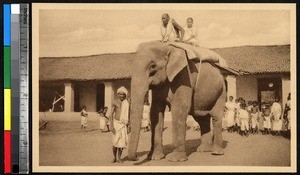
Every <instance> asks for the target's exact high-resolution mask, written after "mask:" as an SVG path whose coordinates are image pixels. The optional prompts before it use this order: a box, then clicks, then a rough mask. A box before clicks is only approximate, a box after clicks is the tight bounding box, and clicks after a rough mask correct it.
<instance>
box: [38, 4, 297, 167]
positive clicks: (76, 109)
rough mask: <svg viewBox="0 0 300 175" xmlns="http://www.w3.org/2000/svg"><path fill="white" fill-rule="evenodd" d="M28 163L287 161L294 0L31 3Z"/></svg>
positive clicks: (290, 161) (292, 152)
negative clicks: (282, 0)
mask: <svg viewBox="0 0 300 175" xmlns="http://www.w3.org/2000/svg"><path fill="white" fill-rule="evenodd" d="M32 75H33V76H32V93H33V96H32V143H33V145H32V155H33V156H32V162H33V165H32V170H33V172H294V171H296V155H297V153H296V147H297V146H296V134H297V133H296V106H297V105H296V4H271V3H270V4H266V3H261V4H246V3H245V4H243V3H240V4H213V3H210V4H206V3H204V4H200V3H199V4H198V3H194V4H190V3H186V4H185V3H181V4H176V3H170V4H166V3H157V4H151V3H149V4H142V3H141V4H138V3H132V4H101V3H98V4H96V3H95V4H80V3H78V4H76V3H73V4H64V3H59V4H55V3H43V4H38V3H33V4H32Z"/></svg>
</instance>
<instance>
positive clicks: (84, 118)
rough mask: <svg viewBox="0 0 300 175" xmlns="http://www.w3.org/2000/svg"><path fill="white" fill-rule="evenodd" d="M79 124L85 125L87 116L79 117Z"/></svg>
mask: <svg viewBox="0 0 300 175" xmlns="http://www.w3.org/2000/svg"><path fill="white" fill-rule="evenodd" d="M81 125H82V126H87V117H84V116H82V117H81Z"/></svg>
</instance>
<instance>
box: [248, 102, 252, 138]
mask: <svg viewBox="0 0 300 175" xmlns="http://www.w3.org/2000/svg"><path fill="white" fill-rule="evenodd" d="M252 108H253V102H252V101H248V107H247V111H248V113H249V114H250V115H251V111H252ZM249 129H250V133H252V132H253V130H252V120H251V117H249Z"/></svg>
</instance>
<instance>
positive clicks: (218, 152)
mask: <svg viewBox="0 0 300 175" xmlns="http://www.w3.org/2000/svg"><path fill="white" fill-rule="evenodd" d="M211 155H214V156H222V155H224V151H223V150H218V151H213V152H212V153H211Z"/></svg>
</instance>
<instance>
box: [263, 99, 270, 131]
mask: <svg viewBox="0 0 300 175" xmlns="http://www.w3.org/2000/svg"><path fill="white" fill-rule="evenodd" d="M262 115H263V117H264V132H263V135H265V134H270V129H271V109H270V105H269V104H265V105H264V106H263V107H262Z"/></svg>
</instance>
